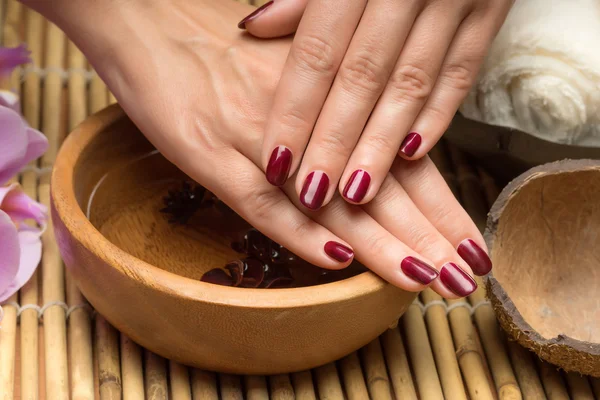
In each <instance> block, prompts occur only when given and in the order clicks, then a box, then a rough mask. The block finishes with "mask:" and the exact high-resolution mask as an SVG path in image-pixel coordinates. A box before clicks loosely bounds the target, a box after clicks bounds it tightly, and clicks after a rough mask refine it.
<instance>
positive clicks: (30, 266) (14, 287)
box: [0, 230, 42, 302]
mask: <svg viewBox="0 0 600 400" xmlns="http://www.w3.org/2000/svg"><path fill="white" fill-rule="evenodd" d="M18 242H19V245H20V246H21V252H20V253H21V254H20V262H19V268H18V271H17V274H16V275H15V277H14V279H13V280H12V282H11V283H10V285H9V286H8V287H7V288H6V289H5V290H4V291H2V290H0V302H2V301H5V300H6V299H8V298H9V297H10V296H12V295H13V294H15V293H16V292H17V291H18V290H19V289H21V288H22V287H23V285H25V284H26V283H27V281H29V279H30V278H31V276H32V275H33V273H34V272H35V270H36V269H37V267H38V265H39V263H40V260H41V259H42V240H41V239H40V232H39V231H38V232H33V231H31V230H26V231H21V232H19V233H18Z"/></svg>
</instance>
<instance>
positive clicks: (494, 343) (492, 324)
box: [469, 286, 522, 400]
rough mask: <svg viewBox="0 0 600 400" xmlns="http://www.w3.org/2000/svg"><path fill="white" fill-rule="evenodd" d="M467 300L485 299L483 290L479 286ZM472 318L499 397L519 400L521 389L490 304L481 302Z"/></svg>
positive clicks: (478, 300) (479, 300) (479, 301)
mask: <svg viewBox="0 0 600 400" xmlns="http://www.w3.org/2000/svg"><path fill="white" fill-rule="evenodd" d="M469 301H470V302H471V304H472V305H473V306H475V305H476V304H480V303H481V302H484V301H486V298H485V290H484V289H483V288H482V287H481V286H480V287H479V289H477V290H476V291H475V292H474V293H473V294H472V295H471V296H469ZM474 319H475V324H476V325H477V328H478V330H479V335H480V338H481V341H482V344H483V348H484V350H485V354H486V356H487V361H488V363H489V365H490V370H491V371H492V376H493V377H494V383H495V384H496V390H497V391H498V396H499V397H500V399H507V400H520V399H521V398H522V396H521V389H520V388H519V384H518V383H517V378H516V377H515V374H514V372H513V370H512V366H511V365H510V360H509V359H508V353H507V351H506V347H505V345H504V340H503V337H502V336H501V332H500V329H501V328H500V326H499V325H498V322H497V320H496V315H495V314H494V310H492V307H491V306H490V305H488V304H483V305H481V306H479V307H478V308H477V309H476V310H475V313H474Z"/></svg>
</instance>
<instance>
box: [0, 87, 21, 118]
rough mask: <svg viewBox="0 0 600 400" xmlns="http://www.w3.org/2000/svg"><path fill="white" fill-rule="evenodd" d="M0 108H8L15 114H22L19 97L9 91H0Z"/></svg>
mask: <svg viewBox="0 0 600 400" xmlns="http://www.w3.org/2000/svg"><path fill="white" fill-rule="evenodd" d="M0 106H2V107H8V108H10V109H11V110H13V111H14V112H17V113H20V112H21V102H20V101H19V96H17V94H16V93H13V92H11V91H9V90H0Z"/></svg>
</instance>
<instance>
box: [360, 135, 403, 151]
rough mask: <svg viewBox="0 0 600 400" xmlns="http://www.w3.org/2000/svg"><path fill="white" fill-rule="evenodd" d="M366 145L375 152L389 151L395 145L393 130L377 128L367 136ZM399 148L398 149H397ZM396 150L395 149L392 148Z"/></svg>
mask: <svg viewBox="0 0 600 400" xmlns="http://www.w3.org/2000/svg"><path fill="white" fill-rule="evenodd" d="M365 142H366V145H367V146H369V147H370V148H371V151H373V152H374V153H389V152H390V149H393V147H394V139H393V137H392V135H391V132H387V131H382V130H375V131H373V132H370V133H369V134H368V135H366V136H365ZM396 150H397V149H396ZM392 151H394V152H395V150H392Z"/></svg>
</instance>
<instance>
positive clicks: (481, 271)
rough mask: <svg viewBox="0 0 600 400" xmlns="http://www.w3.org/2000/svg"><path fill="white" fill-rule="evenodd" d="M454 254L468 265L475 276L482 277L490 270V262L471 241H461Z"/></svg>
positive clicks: (485, 254)
mask: <svg viewBox="0 0 600 400" xmlns="http://www.w3.org/2000/svg"><path fill="white" fill-rule="evenodd" d="M456 252H457V253H458V255H459V256H460V257H461V258H462V259H463V260H465V262H466V263H467V264H469V267H471V269H472V270H473V273H474V274H475V275H478V276H483V275H486V274H487V273H488V272H490V271H491V270H492V260H490V257H489V256H488V255H487V253H486V252H485V251H484V250H483V249H482V248H481V247H479V246H478V245H477V243H475V241H473V240H472V239H465V240H463V241H462V242H461V243H460V244H459V245H458V247H457V248H456Z"/></svg>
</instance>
